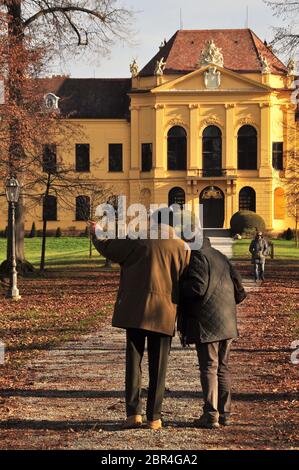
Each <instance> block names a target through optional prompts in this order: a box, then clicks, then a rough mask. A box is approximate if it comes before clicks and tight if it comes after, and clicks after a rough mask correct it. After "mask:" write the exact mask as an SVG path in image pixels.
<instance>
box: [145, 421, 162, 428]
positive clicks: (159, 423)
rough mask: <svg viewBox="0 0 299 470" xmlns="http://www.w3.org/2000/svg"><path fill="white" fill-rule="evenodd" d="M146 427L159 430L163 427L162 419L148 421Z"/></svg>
mask: <svg viewBox="0 0 299 470" xmlns="http://www.w3.org/2000/svg"><path fill="white" fill-rule="evenodd" d="M146 427H147V428H148V429H154V430H155V431H157V430H158V429H161V428H162V421H161V419H155V420H154V421H148V422H147V423H146Z"/></svg>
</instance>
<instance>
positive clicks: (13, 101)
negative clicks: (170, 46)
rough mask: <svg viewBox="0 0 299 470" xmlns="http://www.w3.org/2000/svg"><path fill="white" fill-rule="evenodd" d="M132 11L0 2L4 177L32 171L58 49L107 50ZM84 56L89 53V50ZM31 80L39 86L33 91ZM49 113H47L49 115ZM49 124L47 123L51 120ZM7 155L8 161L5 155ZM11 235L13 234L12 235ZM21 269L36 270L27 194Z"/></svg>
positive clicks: (94, 2) (97, 4)
mask: <svg viewBox="0 0 299 470" xmlns="http://www.w3.org/2000/svg"><path fill="white" fill-rule="evenodd" d="M130 19H131V12H130V11H129V10H128V9H125V8H121V7H120V6H119V2H118V0H2V1H1V2H0V77H4V78H5V85H6V93H5V95H6V103H5V105H4V106H3V107H2V110H3V115H4V116H5V121H4V122H1V126H2V133H3V136H4V137H5V138H4V139H3V140H1V141H0V146H1V147H2V148H0V150H1V155H4V160H3V158H2V157H1V159H2V165H1V169H0V172H1V173H0V174H1V176H2V177H3V178H5V177H6V176H8V175H11V174H14V175H17V176H18V178H19V179H20V180H21V183H22V186H24V185H25V179H26V177H27V176H28V173H29V168H30V166H29V164H28V163H29V161H30V160H31V158H32V152H34V149H35V148H36V147H38V145H36V144H38V143H40V142H41V140H40V137H41V136H42V134H43V132H41V129H43V128H44V129H46V128H49V127H48V126H47V125H44V126H43V125H42V123H43V122H45V121H44V119H46V120H48V121H49V119H50V118H52V119H54V118H56V117H57V116H50V115H47V116H46V113H41V102H42V100H41V97H42V91H41V87H39V86H38V84H39V81H38V80H37V78H38V77H40V76H42V75H45V72H46V67H45V66H47V64H49V62H50V61H51V60H52V59H53V57H54V55H55V53H59V54H60V55H63V54H68V53H69V52H70V50H72V51H73V52H74V51H75V50H77V51H78V49H79V48H78V46H84V51H85V53H86V52H88V51H95V50H96V51H97V53H102V54H105V53H107V52H108V51H109V49H110V47H111V45H112V43H113V42H114V41H115V40H117V39H120V38H126V37H127V35H128V26H129V23H130ZM85 55H86V54H85ZM32 83H33V84H34V86H36V87H37V88H39V92H38V93H34V91H33V90H32ZM45 116H46V117H45ZM48 125H49V122H48ZM6 156H7V158H6V160H5V157H6ZM8 238H9V239H10V237H8ZM16 240H17V261H18V270H19V271H23V272H24V271H26V270H27V269H32V266H31V265H30V263H27V262H26V260H25V254H24V197H23V195H22V194H21V197H20V201H19V204H18V208H17V220H16Z"/></svg>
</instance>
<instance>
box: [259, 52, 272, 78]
mask: <svg viewBox="0 0 299 470" xmlns="http://www.w3.org/2000/svg"><path fill="white" fill-rule="evenodd" d="M260 61H261V64H262V74H265V73H271V69H270V65H269V62H268V59H266V57H264V56H260Z"/></svg>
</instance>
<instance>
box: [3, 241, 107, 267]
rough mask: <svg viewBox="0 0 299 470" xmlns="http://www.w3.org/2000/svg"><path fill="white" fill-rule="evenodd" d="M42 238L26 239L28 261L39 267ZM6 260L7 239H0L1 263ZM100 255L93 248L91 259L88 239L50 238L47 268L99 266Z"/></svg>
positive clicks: (47, 250) (47, 251)
mask: <svg viewBox="0 0 299 470" xmlns="http://www.w3.org/2000/svg"><path fill="white" fill-rule="evenodd" d="M41 243H42V239H41V238H40V237H36V238H26V239H25V253H26V258H27V259H28V261H30V262H31V263H33V265H34V266H36V267H37V266H38V265H39V261H40V254H41ZM5 258H6V239H4V238H0V262H2V261H3V260H4V259H5ZM99 260H100V255H99V253H98V252H97V251H96V250H95V248H94V247H93V256H92V258H90V257H89V239H88V238H86V237H61V238H55V237H49V238H47V243H46V268H47V267H48V268H60V267H61V268H62V267H67V266H69V267H71V266H72V265H80V266H81V267H82V266H84V265H86V266H89V267H92V266H94V267H96V266H98V265H99Z"/></svg>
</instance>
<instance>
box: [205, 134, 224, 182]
mask: <svg viewBox="0 0 299 470" xmlns="http://www.w3.org/2000/svg"><path fill="white" fill-rule="evenodd" d="M202 161H203V176H221V173H222V133H221V130H220V129H219V127H217V126H208V127H206V128H205V130H204V131H203V135H202Z"/></svg>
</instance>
